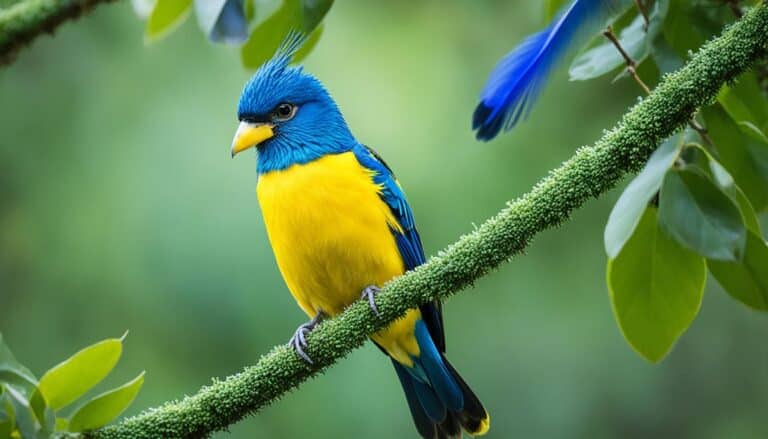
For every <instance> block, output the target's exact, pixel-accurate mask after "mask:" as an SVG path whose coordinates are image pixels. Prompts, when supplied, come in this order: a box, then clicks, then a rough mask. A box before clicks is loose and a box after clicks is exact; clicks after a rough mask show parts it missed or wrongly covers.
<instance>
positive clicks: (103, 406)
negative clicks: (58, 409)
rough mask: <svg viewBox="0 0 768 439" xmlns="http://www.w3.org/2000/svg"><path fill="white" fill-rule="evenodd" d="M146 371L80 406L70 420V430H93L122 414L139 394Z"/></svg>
mask: <svg viewBox="0 0 768 439" xmlns="http://www.w3.org/2000/svg"><path fill="white" fill-rule="evenodd" d="M142 384H144V372H142V373H141V374H140V375H139V376H137V377H136V378H134V379H133V380H131V381H129V382H127V383H125V384H123V385H122V386H120V387H118V388H116V389H112V390H109V391H107V392H104V393H102V394H101V395H99V396H96V397H94V398H93V399H91V400H90V401H88V402H87V403H86V404H85V405H84V406H82V407H80V408H79V409H78V410H77V411H76V412H75V414H74V415H72V418H71V419H70V421H69V431H83V430H93V429H96V428H99V427H101V426H103V425H107V424H108V423H110V422H111V421H112V420H113V419H115V418H117V417H118V416H120V414H121V413H123V412H124V411H125V409H127V408H128V406H129V405H131V403H132V402H133V400H134V399H135V398H136V395H138V393H139V390H141V386H142Z"/></svg>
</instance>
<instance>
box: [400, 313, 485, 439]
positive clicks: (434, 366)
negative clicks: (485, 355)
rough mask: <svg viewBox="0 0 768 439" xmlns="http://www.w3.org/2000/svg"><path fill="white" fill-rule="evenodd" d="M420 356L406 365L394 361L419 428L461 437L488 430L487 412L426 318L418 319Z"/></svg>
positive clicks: (428, 435)
mask: <svg viewBox="0 0 768 439" xmlns="http://www.w3.org/2000/svg"><path fill="white" fill-rule="evenodd" d="M415 336H416V341H417V343H418V345H419V355H418V356H416V357H414V358H413V365H412V366H411V367H406V366H404V365H402V364H400V363H397V362H396V361H394V360H393V361H392V363H393V364H394V366H395V370H396V371H397V375H398V377H399V378H400V382H401V383H402V385H403V391H404V392H405V397H406V400H407V401H408V406H409V407H410V409H411V414H412V416H413V420H414V423H415V424H416V429H417V430H418V431H419V433H420V434H421V436H422V437H424V438H428V439H435V438H437V439H440V438H457V437H461V428H464V429H465V430H467V431H468V432H469V433H470V434H483V433H485V431H487V429H488V414H487V413H486V411H485V409H484V408H483V406H482V404H481V403H480V401H479V400H478V399H477V397H476V396H475V395H474V393H473V392H472V391H471V390H470V389H469V386H467V384H466V383H465V382H464V380H463V379H462V378H461V377H460V376H459V374H458V373H457V372H456V370H455V369H454V368H453V366H451V365H450V363H448V361H447V360H446V359H445V357H444V355H443V354H442V352H441V350H440V349H438V347H437V346H436V344H435V341H434V340H433V338H432V336H431V335H430V332H429V329H428V328H427V325H426V324H425V323H424V321H423V320H419V321H417V322H416V327H415Z"/></svg>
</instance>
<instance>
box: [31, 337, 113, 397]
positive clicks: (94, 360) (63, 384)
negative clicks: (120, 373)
mask: <svg viewBox="0 0 768 439" xmlns="http://www.w3.org/2000/svg"><path fill="white" fill-rule="evenodd" d="M122 351H123V341H122V339H120V338H111V339H107V340H104V341H100V342H98V343H96V344H93V345H91V346H88V347H87V348H85V349H83V350H81V351H79V352H77V353H76V354H75V355H73V356H71V357H70V358H69V359H67V360H65V361H64V362H62V363H60V364H59V365H57V366H55V367H53V368H52V369H51V370H49V371H48V372H46V373H45V375H43V377H42V378H40V384H39V386H38V388H39V389H40V392H41V393H42V395H43V397H44V398H45V401H46V402H47V403H48V406H50V407H51V408H52V409H54V410H59V409H61V408H62V407H65V406H67V405H69V404H70V403H72V402H74V401H75V400H77V398H79V397H81V396H83V394H85V392H87V391H88V390H90V389H91V388H92V387H93V386H95V385H96V384H98V383H99V382H100V381H101V380H102V379H104V377H106V376H107V375H108V374H109V372H110V371H111V370H112V368H113V367H115V364H117V360H119V359H120V354H121V353H122Z"/></svg>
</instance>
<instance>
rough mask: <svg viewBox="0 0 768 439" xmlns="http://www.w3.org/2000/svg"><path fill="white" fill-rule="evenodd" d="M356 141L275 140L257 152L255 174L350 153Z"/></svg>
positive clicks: (346, 139)
mask: <svg viewBox="0 0 768 439" xmlns="http://www.w3.org/2000/svg"><path fill="white" fill-rule="evenodd" d="M356 144H357V141H355V139H354V138H353V137H351V136H350V137H349V138H337V139H325V140H323V141H322V142H319V141H316V140H312V141H307V142H302V143H298V142H297V144H291V143H289V142H287V141H282V139H275V142H271V143H270V144H268V145H265V146H264V148H263V149H260V150H259V153H258V158H257V161H256V172H257V173H258V174H265V173H267V172H271V171H281V170H283V169H287V168H289V167H291V166H292V165H297V164H298V165H303V164H306V163H310V162H312V161H315V160H317V159H319V158H321V157H324V156H326V155H328V154H341V153H343V152H347V151H351V150H352V148H354V147H355V145H356Z"/></svg>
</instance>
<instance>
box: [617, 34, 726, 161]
mask: <svg viewBox="0 0 768 439" xmlns="http://www.w3.org/2000/svg"><path fill="white" fill-rule="evenodd" d="M603 35H605V37H606V38H608V39H609V40H610V41H611V42H612V43H613V45H614V46H615V47H616V49H617V50H618V51H619V53H621V56H622V57H623V58H624V62H625V63H626V64H627V72H628V73H629V75H630V76H631V77H632V79H634V80H635V82H637V83H638V85H640V87H641V88H642V89H643V91H645V94H646V95H649V94H651V89H650V87H648V85H647V84H646V83H645V81H643V80H642V78H640V75H638V74H637V62H635V60H634V59H632V57H631V56H630V55H629V53H627V51H626V50H624V47H623V46H622V45H621V42H620V41H619V39H618V38H616V34H614V33H613V28H612V27H611V26H608V28H606V30H605V31H604V32H603ZM688 126H690V127H691V128H692V129H693V130H694V131H696V132H697V133H698V134H699V136H700V137H701V139H702V140H703V141H704V142H705V143H706V144H707V145H709V146H712V145H713V143H712V139H711V138H710V137H709V134H708V133H707V129H706V128H704V127H703V126H701V124H699V123H698V122H697V121H696V119H693V118H692V119H691V120H690V121H689V122H688Z"/></svg>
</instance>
